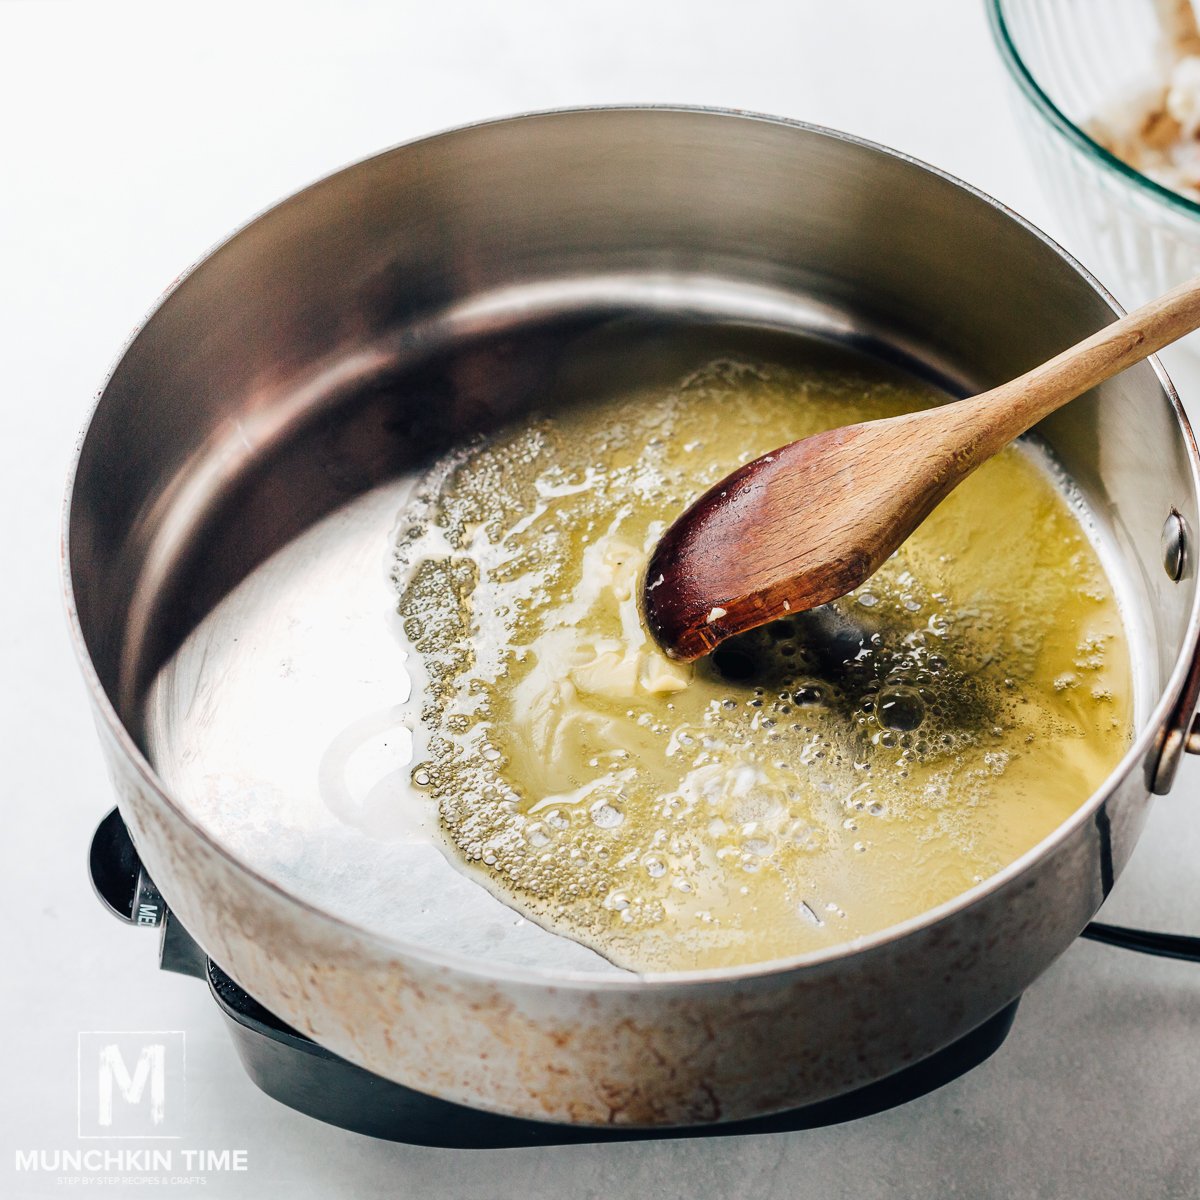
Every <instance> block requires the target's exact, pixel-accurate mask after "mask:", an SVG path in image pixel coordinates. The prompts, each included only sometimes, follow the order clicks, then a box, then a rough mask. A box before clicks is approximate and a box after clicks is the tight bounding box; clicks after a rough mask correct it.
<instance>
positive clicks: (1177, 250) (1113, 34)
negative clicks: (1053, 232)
mask: <svg viewBox="0 0 1200 1200" xmlns="http://www.w3.org/2000/svg"><path fill="white" fill-rule="evenodd" d="M987 2H988V10H989V13H990V17H991V25H992V32H993V34H994V36H995V39H996V45H997V46H998V47H999V50H1000V55H1001V57H1002V58H1003V60H1004V62H1005V65H1006V66H1007V67H1008V71H1009V75H1010V77H1011V79H1012V81H1013V83H1014V84H1015V85H1016V91H1017V93H1018V95H1017V98H1016V104H1015V108H1016V112H1017V116H1018V120H1019V122H1020V125H1021V127H1022V131H1023V133H1024V135H1025V140H1026V143H1027V144H1028V146H1029V148H1030V153H1031V154H1032V157H1033V160H1034V165H1035V167H1036V168H1037V171H1038V175H1039V178H1040V179H1041V181H1042V184H1043V186H1044V187H1045V189H1046V191H1047V194H1048V195H1049V198H1050V201H1051V203H1052V204H1053V205H1054V206H1055V208H1056V209H1057V210H1058V214H1059V216H1060V218H1061V219H1062V221H1063V222H1064V224H1066V225H1068V227H1069V228H1070V229H1071V231H1072V239H1071V240H1072V242H1073V243H1075V245H1074V247H1073V248H1075V249H1076V250H1077V251H1078V253H1079V257H1080V258H1081V259H1082V260H1083V261H1084V264H1085V265H1086V266H1088V267H1089V268H1091V269H1092V270H1093V271H1094V272H1095V273H1096V275H1097V276H1099V278H1100V279H1101V281H1102V282H1104V283H1106V284H1107V285H1108V286H1109V287H1110V288H1111V289H1112V291H1113V292H1114V293H1115V294H1116V295H1117V296H1118V298H1119V299H1120V300H1121V301H1122V302H1123V303H1126V304H1129V305H1134V304H1140V303H1142V302H1143V301H1145V300H1149V299H1151V298H1152V297H1153V296H1156V295H1158V294H1160V293H1161V292H1165V291H1167V290H1168V289H1169V288H1171V287H1173V286H1174V285H1175V284H1177V283H1182V282H1183V281H1184V280H1185V279H1190V278H1191V277H1192V276H1193V275H1197V274H1200V202H1197V201H1195V200H1192V199H1189V198H1188V197H1186V196H1183V195H1180V194H1179V193H1178V192H1174V191H1172V190H1171V189H1170V188H1167V187H1165V186H1163V185H1162V184H1160V183H1157V182H1155V181H1154V180H1153V179H1151V178H1149V177H1148V176H1146V175H1143V174H1142V173H1141V172H1139V171H1137V170H1135V169H1134V168H1133V167H1130V166H1129V165H1127V164H1126V163H1124V162H1122V161H1121V160H1120V159H1119V158H1117V157H1116V156H1115V155H1113V154H1111V153H1109V151H1108V150H1106V149H1105V148H1104V147H1103V146H1101V145H1100V144H1099V143H1098V142H1097V141H1095V139H1094V138H1092V137H1091V136H1089V134H1088V133H1087V132H1086V130H1087V127H1088V125H1089V123H1090V122H1091V120H1092V119H1093V118H1095V117H1097V116H1100V115H1102V114H1104V113H1106V112H1111V111H1112V110H1113V108H1114V106H1116V105H1119V104H1121V103H1122V102H1123V100H1124V99H1125V98H1128V99H1129V102H1130V103H1136V98H1137V96H1138V95H1139V93H1142V94H1144V93H1145V92H1146V90H1147V88H1148V87H1149V86H1151V85H1153V84H1155V83H1157V82H1165V71H1164V66H1163V63H1162V61H1161V59H1160V53H1161V41H1160V36H1159V28H1160V27H1159V24H1158V19H1157V16H1156V11H1155V3H1154V0H987ZM1182 344H1183V345H1185V346H1186V347H1187V349H1189V350H1190V351H1191V352H1192V353H1193V354H1200V334H1192V335H1191V336H1190V337H1188V338H1186V339H1185V341H1184V343H1182Z"/></svg>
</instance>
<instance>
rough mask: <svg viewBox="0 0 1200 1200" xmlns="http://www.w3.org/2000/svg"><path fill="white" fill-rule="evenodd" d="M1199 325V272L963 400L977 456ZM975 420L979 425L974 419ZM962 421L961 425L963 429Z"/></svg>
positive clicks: (999, 445) (986, 454)
mask: <svg viewBox="0 0 1200 1200" xmlns="http://www.w3.org/2000/svg"><path fill="white" fill-rule="evenodd" d="M1195 329H1200V276H1197V277H1196V278H1195V279H1190V280H1188V282H1187V283H1181V284H1180V285H1179V286H1178V287H1177V288H1173V289H1172V290H1171V291H1169V292H1167V293H1165V294H1164V295H1162V296H1159V297H1158V298H1157V299H1156V300H1151V301H1150V303H1149V304H1143V305H1142V307H1141V308H1136V309H1134V311H1133V312H1131V313H1129V314H1127V315H1126V316H1124V317H1122V318H1121V319H1120V320H1118V321H1114V322H1113V323H1112V324H1111V325H1106V326H1105V327H1104V328H1103V329H1101V330H1099V331H1098V332H1096V333H1094V334H1092V336H1091V337H1089V338H1085V339H1084V340H1083V341H1082V342H1079V343H1077V344H1076V345H1074V346H1072V347H1071V348H1070V349H1069V350H1064V351H1063V352H1062V353H1061V354H1059V355H1056V356H1055V357H1054V358H1052V359H1050V361H1049V362H1045V363H1042V365H1041V366H1038V367H1034V369H1033V370H1032V371H1029V372H1027V373H1026V374H1024V375H1021V376H1018V378H1016V379H1013V380H1011V381H1010V382H1008V383H1004V384H1001V385H1000V386H999V387H997V388H993V389H992V390H991V391H990V392H984V393H982V394H981V395H979V396H976V397H975V398H974V399H972V400H968V401H965V402H964V404H963V409H964V410H973V411H971V412H968V411H964V413H963V417H964V419H965V422H966V423H967V424H974V425H975V433H976V436H977V437H978V439H979V440H978V442H976V443H975V444H974V446H973V449H974V450H975V451H976V453H977V454H978V460H979V461H982V460H983V459H984V458H987V457H989V456H990V455H992V454H994V453H995V452H996V451H997V450H999V448H1000V447H1001V446H1003V445H1005V444H1006V443H1007V442H1010V441H1012V440H1013V438H1015V437H1017V436H1019V435H1020V434H1022V433H1024V432H1025V431H1026V430H1027V429H1029V428H1030V427H1031V426H1033V425H1036V424H1037V423H1038V421H1040V420H1041V419H1042V418H1043V417H1045V416H1048V415H1049V414H1050V413H1052V412H1054V411H1055V409H1058V408H1061V407H1062V406H1063V405H1064V404H1066V403H1067V401H1068V400H1073V399H1075V397H1076V396H1081V395H1082V394H1083V393H1084V392H1086V391H1087V390H1088V389H1089V388H1092V387H1095V386H1096V384H1098V383H1103V382H1104V381H1105V380H1106V379H1111V378H1112V376H1114V375H1118V374H1120V372H1122V371H1124V370H1125V368H1126V367H1131V366H1133V364H1134V363H1137V362H1141V360H1142V359H1143V358H1148V357H1149V356H1150V355H1151V354H1153V353H1154V352H1155V351H1156V350H1161V349H1162V348H1163V347H1164V346H1168V345H1170V344H1171V342H1174V341H1176V340H1177V339H1178V338H1181V337H1183V336H1184V334H1187V333H1191V332H1192V331H1193V330H1195ZM976 422H977V424H976ZM961 428H962V426H960V429H961Z"/></svg>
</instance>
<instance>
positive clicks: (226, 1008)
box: [90, 808, 1018, 1149]
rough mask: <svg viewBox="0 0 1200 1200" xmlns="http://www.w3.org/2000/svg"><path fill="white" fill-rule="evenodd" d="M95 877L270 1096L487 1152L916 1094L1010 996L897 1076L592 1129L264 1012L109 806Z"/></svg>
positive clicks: (962, 1060)
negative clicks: (802, 1098) (415, 1080)
mask: <svg viewBox="0 0 1200 1200" xmlns="http://www.w3.org/2000/svg"><path fill="white" fill-rule="evenodd" d="M90 867H91V876H92V883H93V885H94V886H95V889H96V892H97V894H98V895H99V897H100V899H101V900H102V901H103V902H104V904H105V906H106V907H107V908H109V909H110V910H111V911H112V912H113V913H115V914H116V915H117V916H118V917H120V918H121V919H122V920H123V921H125V922H127V923H129V924H131V925H147V926H155V927H161V929H162V941H161V950H160V956H159V965H160V966H161V967H162V968H163V969H164V970H167V971H176V972H179V973H181V974H185V975H194V976H196V977H198V978H200V979H204V980H207V982H208V988H209V991H210V992H211V993H212V996H213V999H214V1000H215V1001H216V1003H217V1006H218V1007H219V1008H220V1010H221V1015H222V1016H223V1017H224V1018H225V1023H226V1025H227V1027H228V1028H229V1031H230V1034H231V1036H232V1037H233V1043H234V1046H235V1047H236V1049H237V1052H238V1056H239V1058H241V1060H242V1065H243V1066H244V1067H245V1068H246V1073H247V1074H248V1075H249V1076H250V1078H251V1079H252V1080H253V1081H254V1083H256V1084H257V1085H258V1086H259V1087H260V1088H261V1089H262V1090H263V1091H264V1092H266V1094H267V1095H268V1096H271V1097H273V1098H274V1099H276V1100H278V1101H280V1102H281V1103H283V1104H286V1105H287V1106H288V1107H289V1108H294V1109H296V1110H297V1111H298V1112H302V1113H307V1114H308V1115H309V1116H310V1117H316V1118H317V1119H318V1120H320V1121H326V1122H328V1123H329V1124H331V1125H339V1126H341V1127H342V1128H343V1129H350V1130H353V1131H354V1132H355V1133H365V1134H368V1135H370V1136H371V1137H378V1138H387V1139H389V1140H391V1141H395V1142H408V1143H411V1144H414V1145H421V1146H440V1147H447V1148H461V1149H488V1148H496V1147H504V1146H553V1145H568V1144H572V1143H580V1142H601V1141H632V1140H641V1139H646V1138H682V1137H689V1138H695V1137H728V1136H731V1135H733V1134H742V1133H784V1132H788V1131H791V1130H799V1129H817V1128H819V1127H821V1126H823V1125H837V1124H840V1123H842V1122H844V1121H852V1120H855V1119H857V1118H859V1117H866V1116H870V1115H871V1114H872V1113H877V1112H883V1111H884V1110H885V1109H889V1108H895V1107H896V1106H897V1105H900V1104H906V1103H907V1102H908V1101H909V1100H915V1099H916V1098H917V1097H918V1096H924V1095H925V1094H926V1093H928V1092H932V1091H934V1090H936V1089H937V1088H939V1087H941V1086H942V1085H943V1084H946V1083H949V1082H950V1081H951V1080H952V1079H957V1078H958V1077H959V1076H960V1075H964V1074H966V1072H968V1071H970V1070H971V1069H972V1068H974V1067H977V1066H978V1065H979V1064H980V1063H981V1062H983V1061H984V1060H985V1059H987V1058H988V1057H989V1056H990V1055H992V1054H993V1053H995V1051H996V1050H997V1049H998V1048H999V1047H1000V1045H1001V1043H1002V1042H1003V1041H1004V1039H1005V1037H1006V1036H1007V1035H1008V1031H1009V1029H1011V1028H1012V1023H1013V1017H1014V1016H1015V1015H1016V1011H1017V1003H1018V1001H1015V1000H1014V1001H1013V1003H1012V1004H1010V1005H1009V1006H1008V1007H1007V1008H1005V1009H1003V1010H1002V1011H1000V1012H998V1013H997V1014H996V1015H995V1016H994V1017H992V1018H991V1019H990V1020H988V1021H985V1022H984V1023H983V1024H982V1025H980V1026H979V1027H978V1028H977V1029H975V1030H973V1031H972V1032H971V1033H968V1034H967V1035H966V1036H965V1037H962V1038H960V1039H959V1040H958V1041H956V1042H954V1043H953V1044H951V1045H950V1046H947V1047H946V1048H945V1049H943V1050H939V1051H938V1052H937V1053H936V1054H933V1055H931V1056H930V1057H929V1058H927V1059H924V1060H923V1061H921V1062H918V1063H914V1064H913V1065H912V1066H909V1067H906V1068H905V1069H904V1070H902V1071H898V1072H897V1073H896V1074H895V1075H891V1076H889V1077H888V1078H886V1079H882V1080H880V1081H879V1082H877V1083H872V1084H869V1085H868V1086H867V1087H863V1088H858V1089H856V1090H855V1091H853V1092H848V1093H846V1094H845V1095H842V1096H836V1097H834V1098H833V1099H831V1100H823V1101H821V1102H820V1103H819V1104H810V1105H807V1106H806V1107H804V1108H797V1109H792V1110H791V1111H789V1112H784V1113H776V1114H775V1115H773V1116H769V1117H756V1118H754V1119H752V1120H748V1121H732V1122H726V1123H722V1124H717V1125H697V1126H687V1127H682V1128H673V1129H619V1128H614V1129H598V1128H594V1127H591V1128H585V1127H578V1126H570V1125H554V1124H549V1123H546V1122H541V1121H526V1120H520V1119H517V1118H515V1117H503V1116H497V1115H495V1114H494V1113H487V1112H481V1111H479V1110H477V1109H473V1108H467V1107H464V1106H463V1105H460V1104H452V1103H450V1102H449V1101H446V1100H439V1099H437V1098H436V1097H434V1096H427V1095H425V1094H424V1093H423V1092H417V1091H414V1090H413V1089H412V1088H407V1087H404V1086H403V1085H402V1084H398V1083H393V1082H392V1081H391V1080H388V1079H383V1078H382V1077H380V1076H379V1075H374V1074H372V1073H371V1072H370V1071H366V1070H364V1069H363V1068H362V1067H358V1066H355V1065H354V1064H353V1063H350V1062H347V1061H346V1060H345V1059H343V1058H339V1057H338V1056H337V1055H336V1054H332V1053H330V1051H328V1050H326V1049H325V1048H324V1047H322V1046H319V1045H317V1043H316V1042H314V1041H312V1040H311V1039H310V1038H307V1037H305V1036H304V1035H303V1034H301V1033H297V1032H296V1030H294V1029H292V1028H291V1027H290V1026H288V1025H285V1024H284V1023H283V1022H282V1021H280V1020H279V1019H278V1018H277V1017H275V1016H273V1015H272V1014H271V1013H270V1012H268V1011H267V1010H266V1009H265V1008H263V1006H262V1005H261V1004H259V1003H258V1002H257V1001H256V1000H254V999H253V998H252V997H251V996H249V995H248V994H247V993H246V992H244V991H243V990H242V989H241V988H240V987H238V985H237V984H236V983H234V981H233V980H232V979H230V977H229V976H228V975H226V974H225V972H224V971H222V970H221V968H220V967H219V966H217V964H216V963H214V962H213V961H212V960H211V959H209V958H207V957H206V956H205V954H204V952H203V950H201V949H200V947H199V946H198V945H197V944H196V943H195V941H193V940H192V938H191V937H190V936H189V935H188V933H187V930H185V929H184V928H183V926H182V925H181V924H180V923H179V921H178V919H177V918H176V917H175V916H174V914H173V913H171V912H170V910H169V909H168V908H167V906H166V904H165V903H164V902H163V898H162V896H161V895H160V894H159V892H158V889H157V888H155V886H154V884H153V882H152V881H151V879H150V877H149V876H148V875H147V874H146V872H145V871H144V870H143V868H142V865H141V862H140V861H139V859H138V856H137V851H136V850H135V849H134V846H133V842H132V841H131V840H130V837H129V834H128V832H127V831H126V829H125V824H124V822H123V821H122V820H121V816H120V814H119V813H118V812H117V810H116V809H115V808H114V809H113V810H112V812H110V813H109V814H108V816H106V817H105V818H104V820H103V821H102V822H101V823H100V826H99V828H98V829H97V830H96V834H95V836H94V838H93V839H92V846H91V855H90Z"/></svg>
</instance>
